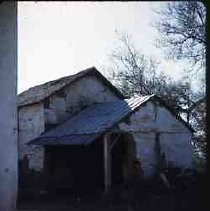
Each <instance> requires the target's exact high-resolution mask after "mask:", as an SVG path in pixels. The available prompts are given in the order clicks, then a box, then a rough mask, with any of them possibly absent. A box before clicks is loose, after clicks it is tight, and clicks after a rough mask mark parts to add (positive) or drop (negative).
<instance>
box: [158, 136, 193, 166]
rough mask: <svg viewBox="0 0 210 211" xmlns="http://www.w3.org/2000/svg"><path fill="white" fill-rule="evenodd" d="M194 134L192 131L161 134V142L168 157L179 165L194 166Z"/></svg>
mask: <svg viewBox="0 0 210 211" xmlns="http://www.w3.org/2000/svg"><path fill="white" fill-rule="evenodd" d="M191 141H192V136H191V134H190V133H173V134H172V135H171V134H166V133H162V134H160V144H161V147H162V149H163V151H164V152H165V155H166V159H167V160H168V161H170V162H172V163H174V164H175V165H176V166H178V167H183V168H184V167H186V168H192V159H193V154H192V150H193V149H192V145H191V144H190V142H191Z"/></svg>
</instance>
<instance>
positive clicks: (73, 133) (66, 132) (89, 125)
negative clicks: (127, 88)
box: [33, 95, 153, 144]
mask: <svg viewBox="0 0 210 211" xmlns="http://www.w3.org/2000/svg"><path fill="white" fill-rule="evenodd" d="M152 96H153V95H148V96H144V97H137V98H131V99H126V100H117V101H114V102H106V103H97V104H93V105H91V106H89V107H88V108H86V109H84V110H83V111H81V112H80V113H79V114H77V115H75V116H73V117H71V118H70V119H69V120H67V121H66V122H65V123H63V124H62V125H60V126H58V127H56V128H54V129H52V130H50V131H48V132H46V133H44V134H41V135H40V136H39V137H38V138H37V139H35V140H39V141H37V143H38V142H40V141H41V140H42V141H45V140H46V142H47V141H50V140H52V142H54V141H55V142H57V143H58V142H59V140H60V141H61V140H63V138H64V137H65V138H66V137H70V138H69V139H68V138H67V139H68V140H70V141H69V142H68V140H66V141H67V142H68V143H71V144H74V143H75V144H82V143H89V142H91V141H92V140H93V139H95V138H96V137H95V136H94V134H95V135H96V134H101V133H103V132H105V131H107V129H109V128H111V127H112V126H113V125H114V124H116V123H117V122H119V121H120V120H121V119H122V118H124V117H125V116H127V115H128V114H129V113H130V112H132V111H134V110H135V109H136V108H137V107H139V106H140V105H141V104H143V103H144V102H146V101H147V100H149V99H150V98H151V97H152ZM88 134H89V136H85V135H88ZM91 134H92V136H90V135H91ZM62 137H63V138H62ZM76 137H77V138H76ZM65 138H64V139H65ZM92 138H93V139H92ZM56 140H57V141H56ZM61 142H62V141H61ZM33 143H35V142H33Z"/></svg>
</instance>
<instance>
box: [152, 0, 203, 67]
mask: <svg viewBox="0 0 210 211" xmlns="http://www.w3.org/2000/svg"><path fill="white" fill-rule="evenodd" d="M156 12H157V14H158V18H157V19H156V21H155V23H154V24H153V26H154V27H156V28H157V29H158V31H159V32H160V36H161V37H160V39H158V40H157V41H158V42H157V45H159V46H160V47H165V48H166V49H167V55H168V56H169V57H172V58H175V59H183V58H187V59H190V60H193V61H194V62H195V63H199V64H200V67H204V66H205V57H206V45H207V40H206V30H205V26H206V6H205V5H204V4H203V3H202V2H201V1H174V2H169V3H167V4H166V6H165V7H162V9H161V10H160V11H156Z"/></svg>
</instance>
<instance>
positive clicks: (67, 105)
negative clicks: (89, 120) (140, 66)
mask: <svg viewBox="0 0 210 211" xmlns="http://www.w3.org/2000/svg"><path fill="white" fill-rule="evenodd" d="M117 99H118V97H117V96H116V95H115V94H114V93H113V92H111V91H110V89H109V88H108V87H106V86H104V85H103V84H102V82H101V81H100V80H99V79H98V78H96V77H94V76H87V77H84V78H82V79H80V80H78V81H77V82H75V83H73V84H70V85H69V86H67V87H66V88H65V89H64V97H59V96H57V95H56V94H54V95H52V96H51V97H50V108H48V109H45V119H46V122H48V123H50V124H59V123H62V122H63V121H65V120H66V119H67V118H69V117H70V116H71V115H73V114H75V113H76V112H79V111H80V110H82V109H83V108H84V107H85V106H88V105H91V104H93V103H96V102H111V101H115V100H117Z"/></svg>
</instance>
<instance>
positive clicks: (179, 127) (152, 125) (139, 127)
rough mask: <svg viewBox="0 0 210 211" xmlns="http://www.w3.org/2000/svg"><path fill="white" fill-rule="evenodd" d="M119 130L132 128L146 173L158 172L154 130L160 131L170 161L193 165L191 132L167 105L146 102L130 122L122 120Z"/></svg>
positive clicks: (130, 130)
mask: <svg viewBox="0 0 210 211" xmlns="http://www.w3.org/2000/svg"><path fill="white" fill-rule="evenodd" d="M119 128H120V130H123V131H126V132H133V136H134V140H135V142H136V156H137V157H139V158H140V160H141V162H142V167H143V170H144V172H145V176H148V177H150V176H152V175H153V173H154V172H155V164H156V160H155V154H154V147H155V134H156V133H157V132H159V133H160V144H161V148H162V150H163V151H164V152H165V154H166V158H167V160H168V161H172V162H173V163H174V164H175V165H176V166H180V167H186V168H190V167H192V145H191V140H192V138H191V136H192V134H191V132H190V131H189V130H188V128H186V127H185V125H183V124H182V123H181V122H180V121H178V120H177V119H176V118H175V117H174V116H173V115H172V114H171V113H170V112H169V111H168V110H167V109H166V108H164V107H162V106H160V105H159V104H158V103H153V102H151V101H150V102H147V104H146V105H145V106H143V107H141V108H140V109H139V110H138V111H136V112H135V113H134V114H132V115H131V116H130V118H129V120H128V121H127V122H122V123H120V124H119Z"/></svg>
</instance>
